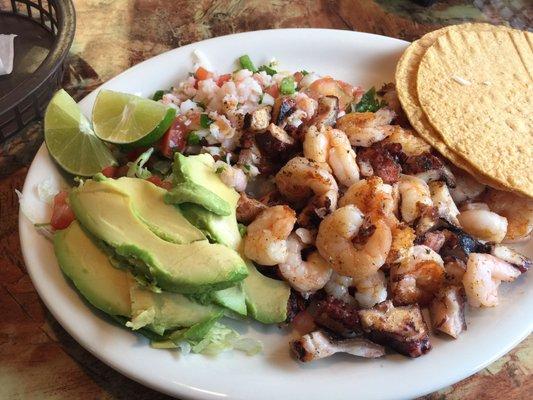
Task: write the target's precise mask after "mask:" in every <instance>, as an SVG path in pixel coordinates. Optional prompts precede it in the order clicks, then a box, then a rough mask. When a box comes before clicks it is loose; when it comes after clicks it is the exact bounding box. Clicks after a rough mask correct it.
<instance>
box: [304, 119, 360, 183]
mask: <svg viewBox="0 0 533 400" xmlns="http://www.w3.org/2000/svg"><path fill="white" fill-rule="evenodd" d="M303 150H304V156H305V157H307V158H308V159H310V160H312V161H315V162H317V163H319V164H321V165H323V164H327V165H329V167H331V169H332V170H333V175H335V177H336V178H337V180H338V181H339V182H340V183H341V184H342V185H344V186H350V185H352V184H353V183H355V182H357V181H358V180H359V167H358V166H357V163H356V161H355V151H353V149H352V146H351V145H350V141H349V140H348V137H347V136H346V134H345V133H344V132H343V131H340V130H338V129H333V128H331V127H323V128H322V129H320V130H318V129H317V127H316V126H311V127H310V128H309V129H308V130H307V132H306V133H305V137H304V142H303Z"/></svg>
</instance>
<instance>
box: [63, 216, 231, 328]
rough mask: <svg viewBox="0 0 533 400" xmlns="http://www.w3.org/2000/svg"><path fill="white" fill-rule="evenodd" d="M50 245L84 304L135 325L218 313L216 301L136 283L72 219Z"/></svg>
mask: <svg viewBox="0 0 533 400" xmlns="http://www.w3.org/2000/svg"><path fill="white" fill-rule="evenodd" d="M54 251H55V254H56V257H57V260H58V263H59V266H60V268H61V270H62V271H63V273H64V274H65V275H66V276H67V277H68V278H69V279H70V280H71V281H72V282H73V283H74V286H76V288H77V289H78V291H79V292H80V294H81V295H82V296H83V297H84V298H85V299H86V300H87V301H88V302H89V303H90V304H92V305H93V306H94V307H96V308H97V309H99V310H101V311H103V312H105V313H106V314H108V315H110V316H111V317H113V318H115V319H117V320H118V321H120V322H121V323H122V324H126V325H127V326H130V327H132V328H134V329H135V330H137V329H140V328H145V330H146V329H148V330H150V331H151V332H154V333H157V334H158V335H163V334H164V333H165V332H167V331H172V330H174V329H177V328H185V327H190V326H193V325H195V324H197V323H199V322H202V321H205V320H208V319H211V318H213V317H216V316H219V317H220V316H221V314H222V311H221V308H219V307H217V306H214V305H211V304H209V305H202V304H198V303H196V302H194V301H191V300H190V299H188V298H187V297H186V296H183V295H181V294H178V293H165V292H162V293H154V292H152V291H150V290H147V289H145V288H142V287H140V286H139V285H137V284H136V283H135V280H134V279H133V277H132V276H131V274H130V273H129V272H128V271H127V270H123V269H118V268H115V267H113V265H112V264H111V263H110V262H109V259H108V257H107V255H106V253H105V252H104V251H103V250H102V249H101V248H100V247H99V246H98V245H97V244H96V242H95V240H94V238H91V237H90V235H89V234H88V233H87V232H85V231H84V230H83V229H82V228H81V227H80V225H79V224H78V222H77V221H74V222H73V223H72V224H71V225H70V226H69V227H68V228H67V229H64V230H60V231H58V232H57V233H56V234H55V236H54ZM130 318H131V319H132V321H131V322H129V323H126V321H128V320H129V319H130ZM144 333H145V332H144V331H143V334H144Z"/></svg>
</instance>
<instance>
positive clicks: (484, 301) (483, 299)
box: [463, 253, 520, 307]
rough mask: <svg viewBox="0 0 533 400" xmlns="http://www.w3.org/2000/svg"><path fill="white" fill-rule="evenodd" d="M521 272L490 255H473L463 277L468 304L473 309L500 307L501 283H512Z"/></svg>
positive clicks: (469, 258)
mask: <svg viewBox="0 0 533 400" xmlns="http://www.w3.org/2000/svg"><path fill="white" fill-rule="evenodd" d="M519 275H520V271H519V270H518V269H517V268H515V267H513V266H512V265H511V264H509V263H508V262H505V261H503V260H500V259H499V258H496V257H494V256H492V255H490V254H480V253H471V254H470V256H469V257H468V262H467V264H466V272H465V274H464V276H463V286H464V288H465V292H466V298H467V300H468V304H470V305H471V306H473V307H481V306H485V307H494V306H497V305H498V287H499V286H500V283H501V282H502V281H503V282H512V281H514V280H515V279H516V278H517V277H518V276H519Z"/></svg>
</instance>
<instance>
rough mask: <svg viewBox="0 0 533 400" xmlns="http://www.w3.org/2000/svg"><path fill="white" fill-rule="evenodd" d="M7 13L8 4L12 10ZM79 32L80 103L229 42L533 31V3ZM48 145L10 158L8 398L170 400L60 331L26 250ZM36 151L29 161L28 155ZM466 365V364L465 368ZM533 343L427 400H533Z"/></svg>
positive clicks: (149, 20) (2, 193) (89, 24)
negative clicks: (476, 25)
mask: <svg viewBox="0 0 533 400" xmlns="http://www.w3.org/2000/svg"><path fill="white" fill-rule="evenodd" d="M1 1H4V0H1ZM74 4H75V6H76V10H77V32H76V38H75V41H74V44H73V47H72V50H71V53H70V58H69V66H68V68H67V74H66V75H65V79H64V87H65V88H66V89H67V90H68V91H69V92H70V93H71V94H72V95H73V96H74V97H75V98H76V99H81V98H82V97H83V96H84V95H85V94H87V93H88V92H90V91H91V90H93V89H94V88H96V87H97V86H98V85H100V84H101V83H103V82H105V81H106V80H108V79H110V78H111V77H113V76H115V75H116V74H118V73H120V72H122V71H124V70H125V69H127V68H129V67H130V66H132V65H134V64H137V63H138V62H140V61H142V60H145V59H147V58H150V57H152V56H154V55H156V54H159V53H161V52H163V51H166V50H169V49H172V48H175V47H178V46H181V45H184V44H188V43H191V42H195V41H198V40H202V39H207V38H210V37H213V36H220V35H225V34H228V33H234V32H242V31H249V30H257V29H268V28H282V27H323V28H336V29H349V30H357V31H364V32H373V33H378V34H382V35H387V36H392V37H398V38H401V39H406V40H414V39H417V38H418V37H420V36H421V35H423V34H424V33H426V32H428V31H431V30H434V29H436V28H439V27H441V26H443V25H449V24H453V23H458V22H462V21H489V22H495V23H506V24H509V25H511V26H513V27H516V28H519V29H529V30H531V29H532V27H533V6H532V3H531V1H530V0H508V1H500V0H474V1H458V0H449V1H439V2H437V4H435V5H434V6H432V7H429V8H425V7H421V6H418V5H415V4H414V3H413V2H411V1H407V0H375V1H371V0H360V1H355V0H351V1H349V0H339V1H328V0H322V1H311V0H308V1H306V0H292V1H281V0H279V1H263V0H248V1H244V0H241V1H239V0H234V1H207V0H195V1H187V0H74ZM41 141H42V139H41V138H40V135H39V134H35V135H33V136H31V137H22V138H19V139H17V140H16V141H14V142H11V143H9V144H4V145H3V146H1V147H0V157H2V156H5V155H6V154H7V155H9V156H10V157H12V159H13V160H15V161H14V162H16V163H18V164H17V169H16V170H15V171H14V172H13V173H11V174H10V175H8V176H6V177H4V178H1V179H0V221H1V223H0V320H1V324H0V398H1V399H58V400H59V399H61V400H62V399H166V398H167V397H166V396H164V395H161V394H158V393H156V392H153V391H152V390H150V389H147V388H144V387H142V386H141V385H139V384H137V383H135V382H132V381H130V380H129V379H127V378H125V377H123V376H122V375H120V374H119V373H117V372H115V371H114V370H112V369H111V368H109V367H107V366H106V365H105V364H103V363H101V362H100V361H99V360H97V359H96V358H94V357H93V356H92V355H91V354H89V353H88V352H87V351H86V350H84V349H83V348H82V347H81V346H80V345H78V344H77V343H76V342H75V341H74V340H73V339H72V338H71V337H70V336H69V335H68V334H67V333H66V332H65V331H64V330H63V329H62V328H61V326H60V325H59V324H58V323H57V322H56V321H55V319H54V318H53V317H52V316H51V315H50V313H49V312H48V311H47V310H46V308H45V307H44V305H43V304H42V302H41V301H40V300H39V298H38V296H37V293H36V292H35V289H34V288H33V286H32V284H31V281H30V279H29V277H28V275H27V273H26V269H25V267H24V262H23V260H22V256H21V252H20V244H19V240H18V228H17V215H18V204H17V201H16V197H15V194H14V189H16V188H18V189H20V188H21V187H22V184H23V182H24V178H25V175H26V172H27V164H28V162H29V160H31V158H32V155H33V153H34V151H35V149H36V148H37V146H38V145H39V144H40V143H41ZM21 149H24V150H21ZM458 362H460V361H458ZM532 371H533V338H532V337H531V335H530V337H529V338H527V339H526V340H525V341H524V342H522V343H521V344H520V345H519V346H518V347H516V348H515V349H514V350H513V351H511V352H510V353H508V354H507V355H505V356H504V357H502V358H501V359H500V360H498V361H496V362H494V363H493V364H491V365H490V366H489V367H488V368H485V369H484V370H482V371H480V372H479V373H477V374H476V375H474V376H472V377H470V378H468V379H465V380H464V381H462V382H459V383H457V384H455V385H453V386H451V387H448V388H445V389H443V390H441V391H439V392H437V393H434V394H431V395H428V396H426V397H425V399H426V400H429V399H431V400H437V399H439V400H478V399H480V400H481V399H483V400H490V399H498V400H502V399H513V400H514V399H524V400H525V399H533V374H532Z"/></svg>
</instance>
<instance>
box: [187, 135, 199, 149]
mask: <svg viewBox="0 0 533 400" xmlns="http://www.w3.org/2000/svg"><path fill="white" fill-rule="evenodd" d="M187 144H188V145H191V146H194V145H196V144H200V136H198V135H197V134H196V132H191V133H189V136H187Z"/></svg>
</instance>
